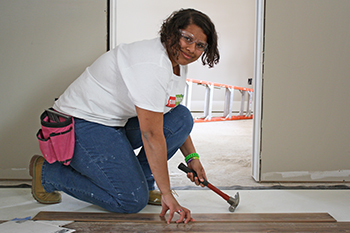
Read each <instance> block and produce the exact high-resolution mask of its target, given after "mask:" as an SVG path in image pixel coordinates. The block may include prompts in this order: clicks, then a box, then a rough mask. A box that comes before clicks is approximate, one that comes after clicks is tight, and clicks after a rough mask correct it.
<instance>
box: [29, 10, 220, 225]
mask: <svg viewBox="0 0 350 233" xmlns="http://www.w3.org/2000/svg"><path fill="white" fill-rule="evenodd" d="M200 56H202V58H201V60H202V63H203V65H208V66H209V67H213V66H214V64H217V63H218V61H219V52H218V49H217V35H216V31H215V27H214V25H213V23H212V22H211V20H210V19H209V17H208V16H206V15H205V14H203V13H201V12H199V11H197V10H194V9H181V10H179V11H177V12H174V13H173V14H172V15H171V16H169V18H168V19H167V20H165V21H164V23H163V25H162V27H161V30H160V38H156V39H153V40H145V41H140V42H135V43H132V44H121V45H119V46H118V47H117V48H115V49H113V50H111V51H109V52H107V53H105V54H103V55H102V56H101V57H100V58H98V59H97V60H96V61H95V62H94V63H93V64H92V65H91V66H90V67H88V68H87V69H86V70H85V71H84V72H83V74H82V75H81V76H80V77H79V78H78V79H76V80H75V81H74V82H73V83H72V84H71V85H70V86H69V87H68V88H67V90H66V91H65V92H64V93H63V94H62V95H61V96H60V97H59V99H58V100H57V101H56V102H55V104H54V106H53V108H54V109H55V110H56V111H58V112H61V113H65V114H68V115H71V116H73V117H74V120H75V149H74V155H73V158H72V161H71V163H70V165H69V166H65V165H63V164H61V163H58V162H55V163H52V164H49V163H47V162H46V161H45V159H44V158H43V157H41V156H34V157H33V158H32V160H31V162H30V174H31V175H32V176H33V185H32V193H33V196H34V198H35V199H36V200H37V201H38V202H40V203H46V204H52V203H59V202H60V201H61V196H60V194H59V193H58V192H57V191H63V192H65V193H67V194H69V195H71V196H73V197H76V198H78V199H80V200H83V201H86V202H90V203H93V204H96V205H98V206H101V207H102V208H104V209H106V210H109V211H112V212H119V213H135V212H139V211H140V210H141V209H143V208H144V207H145V206H146V204H147V203H148V202H150V203H153V204H157V202H158V203H159V204H161V205H162V211H161V214H160V215H161V216H164V215H165V214H166V212H167V211H168V210H169V218H168V223H169V222H170V221H171V219H172V218H173V216H174V213H175V212H177V213H179V214H180V216H181V217H180V219H179V220H178V222H182V221H185V223H187V222H189V221H191V219H192V218H191V213H190V211H189V210H188V209H187V208H185V207H183V206H181V205H180V204H179V203H178V202H177V201H176V199H175V198H174V196H173V194H172V192H171V189H170V182H169V174H168V168H167V160H168V159H170V158H171V157H172V156H173V155H174V154H175V152H176V151H177V150H178V149H180V150H181V152H182V153H183V155H184V156H185V157H186V158H187V159H186V160H187V163H188V166H189V168H191V169H193V170H194V171H196V172H197V174H198V177H199V179H200V180H202V179H203V178H206V175H205V171H204V169H203V167H202V164H201V163H200V160H199V156H198V154H196V150H195V148H194V145H193V143H192V140H191V137H190V132H191V130H192V126H193V118H192V116H191V113H190V112H189V110H188V109H187V108H186V107H184V106H182V105H179V103H180V102H181V100H182V98H183V93H184V87H185V84H186V82H185V81H186V73H187V65H188V64H190V63H192V62H194V61H196V60H197V59H198V58H199V57H200ZM140 147H141V150H140V152H139V153H138V155H137V156H136V155H135V153H134V149H137V148H140ZM188 178H189V179H191V181H193V182H195V183H196V184H197V185H199V180H198V178H195V179H194V178H193V176H192V174H191V173H189V174H188ZM154 182H156V184H157V187H158V188H159V190H160V192H159V191H158V192H157V191H155V190H154V189H155V187H154Z"/></svg>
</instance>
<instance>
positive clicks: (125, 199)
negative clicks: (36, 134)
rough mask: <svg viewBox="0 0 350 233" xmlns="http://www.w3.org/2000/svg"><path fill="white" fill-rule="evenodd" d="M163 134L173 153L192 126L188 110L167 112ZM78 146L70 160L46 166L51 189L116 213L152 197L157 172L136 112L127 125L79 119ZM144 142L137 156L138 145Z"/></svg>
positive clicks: (137, 206) (169, 154) (134, 210)
mask: <svg viewBox="0 0 350 233" xmlns="http://www.w3.org/2000/svg"><path fill="white" fill-rule="evenodd" d="M163 127H164V136H165V139H166V143H167V157H168V159H170V158H171V157H172V156H173V155H174V154H175V153H176V151H177V150H178V149H179V147H180V146H181V145H182V144H183V143H184V142H185V140H186V139H187V137H188V136H189V134H190V132H191V130H192V127H193V118H192V115H191V113H190V111H189V110H188V109H187V108H186V107H184V106H182V105H179V106H177V107H176V108H174V109H172V110H171V111H170V112H168V113H166V114H164V126H163ZM75 137H76V138H75V149H74V156H73V159H72V161H71V163H70V165H69V166H65V165H63V164H61V163H58V162H56V163H53V164H49V163H47V162H46V161H45V162H44V164H43V167H42V173H41V182H42V184H43V187H44V189H45V190H46V191H47V192H53V191H63V192H65V193H67V194H68V195H71V196H73V197H75V198H77V199H80V200H83V201H86V202H89V203H92V204H95V205H98V206H100V207H102V208H104V209H106V210H109V211H112V212H118V213H137V212H139V211H140V210H142V209H143V208H144V207H145V206H146V205H147V202H148V191H149V190H153V189H154V178H153V175H152V172H151V169H150V167H149V164H148V162H147V158H146V155H145V151H144V149H143V147H142V145H143V144H142V139H141V133H140V128H139V122H138V119H137V117H134V118H130V119H129V120H128V122H127V124H126V125H125V126H124V127H118V128H116V127H109V126H104V125H101V124H97V123H92V122H88V121H85V120H82V119H75ZM139 147H142V148H141V150H140V152H139V154H138V155H137V156H136V155H135V152H134V149H137V148H139Z"/></svg>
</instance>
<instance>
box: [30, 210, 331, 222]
mask: <svg viewBox="0 0 350 233" xmlns="http://www.w3.org/2000/svg"><path fill="white" fill-rule="evenodd" d="M192 217H193V218H194V219H195V221H196V222H336V220H335V219H334V218H333V217H332V216H331V215H329V214H328V213H231V214H192ZM166 218H167V215H166V216H165V218H164V217H163V218H161V217H159V214H147V213H138V214H118V213H91V212H56V211H54V212H50V211H41V212H39V213H38V214H37V215H36V216H35V217H34V218H33V220H64V221H80V222H89V221H93V222H125V221H127V222H165V219H166ZM178 218H179V216H174V219H173V221H176V220H177V219H178Z"/></svg>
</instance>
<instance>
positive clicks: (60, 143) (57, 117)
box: [36, 108, 75, 165]
mask: <svg viewBox="0 0 350 233" xmlns="http://www.w3.org/2000/svg"><path fill="white" fill-rule="evenodd" d="M40 121H41V129H39V131H38V133H37V134H36V137H37V139H38V141H39V147H40V151H41V153H42V154H43V156H44V158H45V160H46V161H47V162H48V163H54V162H56V161H58V162H60V163H63V164H64V165H69V164H70V162H71V160H72V157H73V154H74V145H75V135H74V118H73V117H71V116H68V115H65V114H62V113H59V112H57V111H55V110H54V109H52V108H50V109H47V110H45V111H44V112H43V113H42V114H41V116H40Z"/></svg>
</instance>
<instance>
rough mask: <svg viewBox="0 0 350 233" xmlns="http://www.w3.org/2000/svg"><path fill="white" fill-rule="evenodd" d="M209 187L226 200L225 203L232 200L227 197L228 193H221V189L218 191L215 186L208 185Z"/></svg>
mask: <svg viewBox="0 0 350 233" xmlns="http://www.w3.org/2000/svg"><path fill="white" fill-rule="evenodd" d="M207 187H208V188H210V189H211V190H213V191H214V192H216V193H217V194H219V195H220V196H221V197H222V198H224V199H225V201H228V199H230V196H229V195H227V194H226V193H223V192H222V191H220V189H218V188H217V187H215V186H214V185H212V184H210V183H208V185H207Z"/></svg>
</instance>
